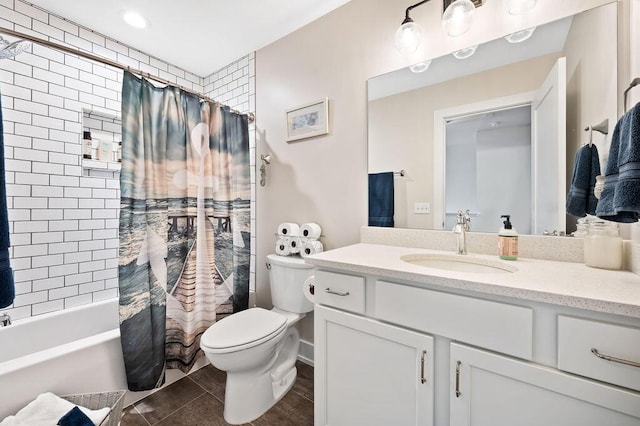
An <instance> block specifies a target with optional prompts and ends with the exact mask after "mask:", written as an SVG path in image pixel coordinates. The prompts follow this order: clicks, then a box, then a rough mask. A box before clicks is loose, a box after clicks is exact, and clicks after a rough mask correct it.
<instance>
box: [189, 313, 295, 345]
mask: <svg viewBox="0 0 640 426" xmlns="http://www.w3.org/2000/svg"><path fill="white" fill-rule="evenodd" d="M286 328H287V318H286V317H285V316H284V315H280V314H278V313H276V312H272V311H268V310H266V309H262V308H251V309H247V310H245V311H241V312H238V313H236V314H233V315H231V316H228V317H226V318H224V319H223V320H221V321H219V322H217V323H215V324H214V325H213V326H211V327H209V329H208V330H207V331H205V332H204V334H203V335H202V337H201V338H200V345H201V346H202V347H203V350H204V351H205V352H214V353H228V352H236V351H241V350H243V349H247V348H251V347H254V346H257V345H259V344H261V343H264V342H266V341H268V340H271V339H273V338H274V337H276V336H277V335H278V334H281V333H283V332H284V331H285V329H286Z"/></svg>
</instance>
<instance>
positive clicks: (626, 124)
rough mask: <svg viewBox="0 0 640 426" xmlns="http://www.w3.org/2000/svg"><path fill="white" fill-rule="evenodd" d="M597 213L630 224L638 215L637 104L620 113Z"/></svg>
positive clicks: (639, 128) (639, 132)
mask: <svg viewBox="0 0 640 426" xmlns="http://www.w3.org/2000/svg"><path fill="white" fill-rule="evenodd" d="M596 215H597V216H598V217H600V218H602V219H606V220H611V221H614V222H623V223H631V222H637V221H638V215H640V103H638V104H636V105H635V106H634V107H633V108H632V109H631V110H630V111H629V112H627V113H626V114H625V115H623V116H622V118H621V119H620V120H619V121H618V123H617V124H616V127H615V129H614V130H613V136H612V137H611V147H610V148H609V161H608V163H607V170H606V172H605V181H604V188H603V189H602V195H601V196H600V200H599V201H598V207H597V209H596Z"/></svg>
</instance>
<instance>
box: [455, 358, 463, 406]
mask: <svg viewBox="0 0 640 426" xmlns="http://www.w3.org/2000/svg"><path fill="white" fill-rule="evenodd" d="M460 364H462V363H461V362H460V361H458V362H456V398H460V395H462V392H460Z"/></svg>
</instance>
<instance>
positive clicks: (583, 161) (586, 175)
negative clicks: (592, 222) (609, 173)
mask: <svg viewBox="0 0 640 426" xmlns="http://www.w3.org/2000/svg"><path fill="white" fill-rule="evenodd" d="M599 174H600V157H599V155H598V148H597V147H596V146H595V145H591V146H589V145H585V146H583V147H582V148H580V149H579V150H578V152H577V153H576V159H575V162H574V165H573V177H572V178H571V188H569V194H568V195H567V214H570V215H572V216H578V217H585V216H586V215H587V214H591V215H593V214H596V205H597V204H598V200H597V199H596V196H595V195H594V193H593V189H594V188H595V186H596V176H598V175H599Z"/></svg>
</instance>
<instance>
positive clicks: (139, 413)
mask: <svg viewBox="0 0 640 426" xmlns="http://www.w3.org/2000/svg"><path fill="white" fill-rule="evenodd" d="M131 406H132V407H133V409H134V410H136V413H138V415H139V416H140V418H141V419H142V420H143V421H144V422H145V423H146V424H148V425H149V426H151V423H150V422H149V420H147V419H146V418H145V417H144V415H142V413H141V412H140V411H138V407H136V406H135V404H131Z"/></svg>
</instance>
